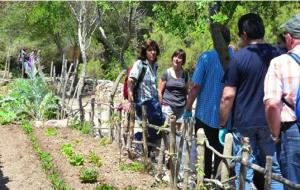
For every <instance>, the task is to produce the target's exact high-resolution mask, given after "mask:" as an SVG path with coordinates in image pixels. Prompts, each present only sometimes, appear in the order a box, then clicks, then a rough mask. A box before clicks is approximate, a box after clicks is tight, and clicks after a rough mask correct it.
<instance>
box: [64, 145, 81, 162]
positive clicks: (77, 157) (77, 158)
mask: <svg viewBox="0 0 300 190" xmlns="http://www.w3.org/2000/svg"><path fill="white" fill-rule="evenodd" d="M60 151H61V152H62V153H63V155H65V156H66V157H67V158H68V160H69V163H70V164H71V165H72V166H81V165H83V163H84V157H83V155H82V154H78V153H76V152H75V151H74V148H73V146H72V144H69V143H66V144H63V145H62V146H61V148H60Z"/></svg>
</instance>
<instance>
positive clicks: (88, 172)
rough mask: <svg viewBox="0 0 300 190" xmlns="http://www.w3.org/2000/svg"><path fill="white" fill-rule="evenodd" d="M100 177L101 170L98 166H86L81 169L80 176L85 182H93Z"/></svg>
mask: <svg viewBox="0 0 300 190" xmlns="http://www.w3.org/2000/svg"><path fill="white" fill-rule="evenodd" d="M98 177H99V172H98V171H97V169H96V168H86V167H83V168H81V169H80V173H79V178H80V180H81V181H82V182H84V183H93V182H96V181H97V178H98Z"/></svg>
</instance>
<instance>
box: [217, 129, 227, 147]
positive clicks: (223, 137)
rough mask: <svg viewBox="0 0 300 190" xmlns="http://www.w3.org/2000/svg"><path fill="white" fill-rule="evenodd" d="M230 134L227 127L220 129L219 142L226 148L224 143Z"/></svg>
mask: <svg viewBox="0 0 300 190" xmlns="http://www.w3.org/2000/svg"><path fill="white" fill-rule="evenodd" d="M227 132H228V129H227V127H224V128H222V127H221V128H220V129H219V142H220V143H221V144H222V145H223V146H224V143H225V135H226V134H227Z"/></svg>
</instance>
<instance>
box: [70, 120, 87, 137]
mask: <svg viewBox="0 0 300 190" xmlns="http://www.w3.org/2000/svg"><path fill="white" fill-rule="evenodd" d="M69 127H70V128H71V129H76V130H79V131H81V132H82V133H83V134H89V133H90V132H91V131H92V125H91V123H90V122H88V121H84V122H82V123H81V122H80V121H78V120H71V122H70V124H69Z"/></svg>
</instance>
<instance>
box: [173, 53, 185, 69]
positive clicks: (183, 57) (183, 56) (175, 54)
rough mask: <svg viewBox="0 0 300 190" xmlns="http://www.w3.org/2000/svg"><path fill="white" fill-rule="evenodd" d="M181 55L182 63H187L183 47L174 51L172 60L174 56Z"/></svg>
mask: <svg viewBox="0 0 300 190" xmlns="http://www.w3.org/2000/svg"><path fill="white" fill-rule="evenodd" d="M177 56H178V57H180V58H182V65H184V64H185V60H186V53H185V51H184V50H183V49H177V50H176V51H174V53H173V55H172V57H171V61H173V58H174V57H177Z"/></svg>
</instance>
